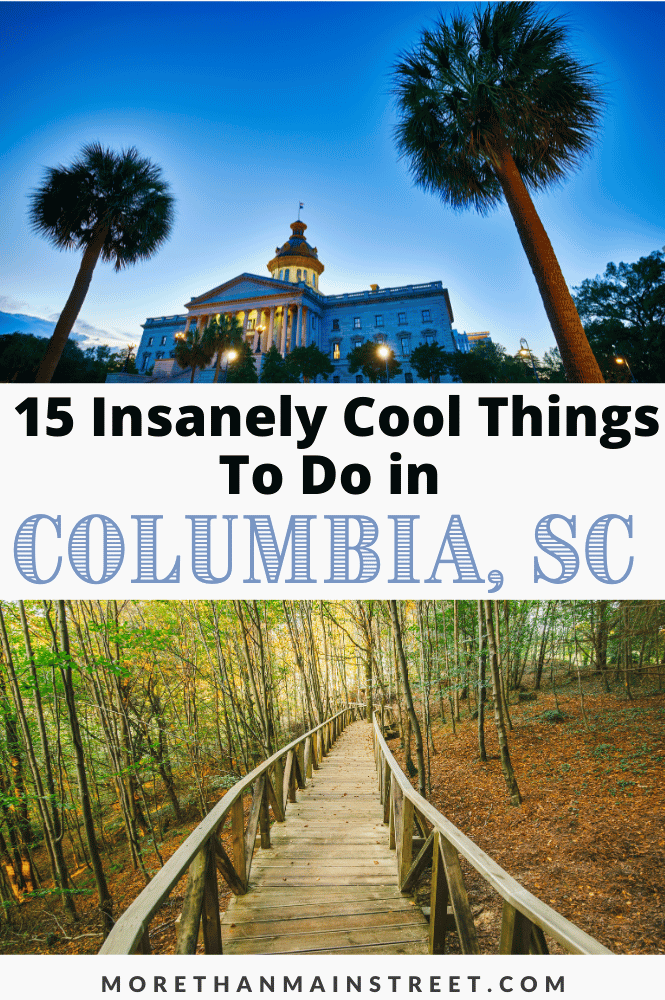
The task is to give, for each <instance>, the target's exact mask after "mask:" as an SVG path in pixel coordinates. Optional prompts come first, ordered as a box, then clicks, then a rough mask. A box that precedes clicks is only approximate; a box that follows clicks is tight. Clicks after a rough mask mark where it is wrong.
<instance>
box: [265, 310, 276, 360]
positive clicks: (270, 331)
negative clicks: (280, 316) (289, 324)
mask: <svg viewBox="0 0 665 1000" xmlns="http://www.w3.org/2000/svg"><path fill="white" fill-rule="evenodd" d="M274 329H275V307H274V306H270V313H269V319H268V338H267V340H266V351H269V350H270V348H271V347H272V336H273V331H274Z"/></svg>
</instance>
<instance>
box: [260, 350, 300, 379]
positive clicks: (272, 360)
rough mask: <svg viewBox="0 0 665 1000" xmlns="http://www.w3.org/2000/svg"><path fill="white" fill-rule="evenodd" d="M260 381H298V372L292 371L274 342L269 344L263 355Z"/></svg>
mask: <svg viewBox="0 0 665 1000" xmlns="http://www.w3.org/2000/svg"><path fill="white" fill-rule="evenodd" d="M260 381H261V382H266V383H295V382H298V381H299V379H298V374H297V372H295V371H293V370H292V369H291V368H290V367H289V366H288V365H287V363H286V358H283V357H282V355H281V354H280V353H279V351H278V349H277V347H276V345H275V344H271V346H270V350H269V351H266V353H265V354H264V355H263V364H262V366H261V378H260Z"/></svg>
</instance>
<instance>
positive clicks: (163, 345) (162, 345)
mask: <svg viewBox="0 0 665 1000" xmlns="http://www.w3.org/2000/svg"><path fill="white" fill-rule="evenodd" d="M159 344H160V347H166V337H162V339H161V340H160V342H159Z"/></svg>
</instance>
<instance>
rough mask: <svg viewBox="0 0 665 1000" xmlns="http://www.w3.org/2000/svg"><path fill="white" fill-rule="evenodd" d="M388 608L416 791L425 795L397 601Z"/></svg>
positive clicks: (420, 740) (422, 760)
mask: <svg viewBox="0 0 665 1000" xmlns="http://www.w3.org/2000/svg"><path fill="white" fill-rule="evenodd" d="M388 609H389V611H390V620H391V622H392V627H393V635H394V637H395V648H396V650H397V662H398V664H399V670H400V674H401V677H402V687H403V688H404V698H405V700H406V709H407V712H408V715H409V719H410V720H411V728H412V730H413V735H414V737H415V741H416V760H417V762H418V791H419V792H420V794H421V795H425V754H424V752H423V734H422V733H421V731H420V723H419V722H418V716H417V715H416V710H415V708H414V707H413V697H412V695H411V684H410V683H409V671H408V667H407V663H406V656H405V655H404V646H403V645H402V626H401V625H400V621H399V615H398V612H397V603H396V602H395V601H388Z"/></svg>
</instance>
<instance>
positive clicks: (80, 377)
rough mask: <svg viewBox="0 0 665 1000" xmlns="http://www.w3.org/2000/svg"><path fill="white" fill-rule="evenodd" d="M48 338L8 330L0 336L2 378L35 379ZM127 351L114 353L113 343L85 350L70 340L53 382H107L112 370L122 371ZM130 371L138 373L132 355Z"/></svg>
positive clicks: (6, 380) (26, 380) (15, 380)
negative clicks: (108, 345) (8, 331)
mask: <svg viewBox="0 0 665 1000" xmlns="http://www.w3.org/2000/svg"><path fill="white" fill-rule="evenodd" d="M47 347H48V340H46V339H45V338H44V337H35V336H34V334H32V333H5V334H3V335H2V336H0V382H34V380H35V375H36V374H37V369H38V368H39V364H40V362H41V360H42V358H43V356H44V354H45V352H46V348H47ZM126 358H127V355H126V352H125V351H123V352H118V353H113V352H112V350H111V348H110V347H107V346H105V345H102V346H99V347H88V348H87V349H86V350H85V351H82V350H81V348H80V347H79V346H78V344H77V343H76V341H74V340H68V341H67V343H66V344H65V347H64V350H63V352H62V355H61V356H60V360H59V362H58V366H57V368H56V370H55V375H54V377H53V379H52V381H53V382H104V381H105V380H106V376H107V374H108V373H109V372H113V371H121V370H122V367H123V365H124V364H125V361H126ZM129 371H130V374H135V373H136V368H135V366H134V362H133V358H132V362H131V365H130V369H129Z"/></svg>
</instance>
